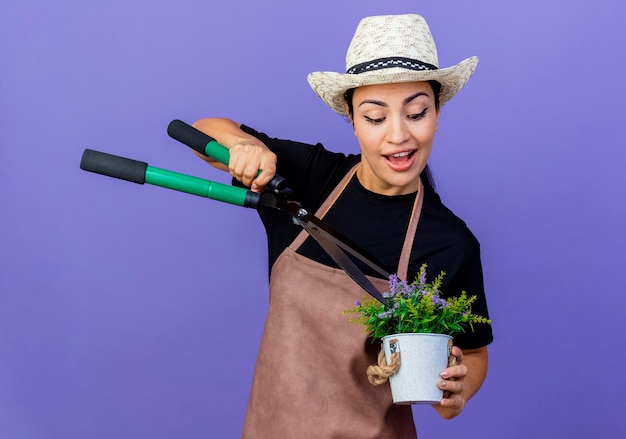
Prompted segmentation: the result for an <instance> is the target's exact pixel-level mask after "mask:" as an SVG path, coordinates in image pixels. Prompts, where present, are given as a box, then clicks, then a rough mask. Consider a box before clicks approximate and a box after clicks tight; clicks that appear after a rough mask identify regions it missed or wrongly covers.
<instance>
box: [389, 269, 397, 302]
mask: <svg viewBox="0 0 626 439" xmlns="http://www.w3.org/2000/svg"><path fill="white" fill-rule="evenodd" d="M389 293H390V296H389V297H393V296H395V295H396V294H398V276H397V275H395V274H391V275H389Z"/></svg>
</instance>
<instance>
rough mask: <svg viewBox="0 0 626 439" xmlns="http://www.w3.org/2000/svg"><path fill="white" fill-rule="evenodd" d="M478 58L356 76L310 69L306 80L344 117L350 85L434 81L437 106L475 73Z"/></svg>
mask: <svg viewBox="0 0 626 439" xmlns="http://www.w3.org/2000/svg"><path fill="white" fill-rule="evenodd" d="M477 64H478V57H476V56H473V57H471V58H467V59H464V60H463V61H461V62H460V63H458V64H457V65H455V66H452V67H447V68H444V69H437V70H420V71H415V70H409V69H405V68H401V67H392V68H387V69H382V70H376V71H372V72H367V73H361V74H358V75H352V74H343V73H336V72H313V73H310V74H309V75H308V76H307V80H308V81H309V84H310V85H311V88H312V89H313V91H314V92H315V93H316V94H317V95H318V96H319V97H320V98H321V99H322V100H323V101H324V102H326V104H327V105H328V106H329V107H330V108H332V109H333V110H334V111H336V112H337V113H339V114H341V115H342V116H347V114H346V111H345V105H344V104H345V100H344V97H343V96H344V94H345V92H346V91H347V90H349V89H351V88H357V87H363V86H366V85H376V84H391V83H396V82H414V81H437V82H439V83H440V84H441V93H440V95H439V103H440V105H444V104H445V103H447V102H448V101H450V99H452V98H453V97H454V96H455V95H456V94H457V93H458V92H459V91H461V89H462V88H463V87H464V86H465V84H466V83H467V81H469V78H470V77H471V76H472V74H473V73H474V70H475V69H476V65H477Z"/></svg>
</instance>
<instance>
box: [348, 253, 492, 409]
mask: <svg viewBox="0 0 626 439" xmlns="http://www.w3.org/2000/svg"><path fill="white" fill-rule="evenodd" d="M426 268H427V266H426V264H424V265H422V266H421V268H420V271H419V273H418V274H417V276H416V278H415V280H414V281H413V282H412V283H408V282H407V281H401V280H399V279H398V277H397V276H396V275H395V274H394V275H391V276H389V291H387V292H385V293H383V297H385V298H386V299H387V301H388V305H384V304H382V303H381V302H379V301H377V300H375V299H367V298H365V299H363V301H362V302H357V303H356V307H355V308H352V309H348V310H345V311H344V314H353V315H356V317H351V318H350V320H351V321H354V322H357V323H361V324H363V325H365V327H366V332H368V333H369V336H370V337H371V338H372V339H374V340H378V339H380V340H382V350H381V353H380V355H379V359H378V362H379V364H378V365H376V366H370V367H369V368H368V378H369V381H370V382H371V383H372V384H374V385H378V384H382V383H384V382H386V381H387V378H389V381H390V385H391V392H392V396H393V402H394V403H396V404H416V403H424V404H426V403H427V404H433V403H437V402H439V401H440V400H441V398H442V397H443V391H442V390H440V389H439V388H438V387H437V382H438V380H439V373H440V372H441V371H442V370H443V369H445V368H446V367H447V366H448V364H449V363H448V358H449V357H450V358H454V357H451V356H450V350H451V348H452V337H453V336H454V335H455V334H459V333H461V332H465V331H466V330H467V329H468V328H469V329H470V330H473V325H474V324H475V323H479V324H482V323H486V324H489V323H491V321H490V320H489V319H487V318H485V317H482V316H479V315H476V314H473V313H472V310H471V306H472V303H474V301H475V300H476V296H468V294H467V293H466V292H465V291H463V292H461V295H460V296H457V297H449V298H443V297H442V295H441V291H440V288H441V284H442V282H443V279H444V276H445V272H443V271H442V272H441V273H440V274H439V275H438V276H437V277H436V278H435V279H434V280H432V281H431V282H427V280H426Z"/></svg>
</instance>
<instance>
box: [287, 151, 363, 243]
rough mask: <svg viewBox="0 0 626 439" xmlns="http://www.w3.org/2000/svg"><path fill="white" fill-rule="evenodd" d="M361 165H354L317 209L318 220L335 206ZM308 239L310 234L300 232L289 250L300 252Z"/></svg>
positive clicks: (304, 231)
mask: <svg viewBox="0 0 626 439" xmlns="http://www.w3.org/2000/svg"><path fill="white" fill-rule="evenodd" d="M360 164H361V162H359V163H357V164H356V165H354V166H353V167H352V169H350V170H349V171H348V173H347V174H346V175H344V177H343V178H342V179H341V181H340V182H339V184H337V186H336V187H335V189H333V191H332V192H331V193H330V195H329V196H328V197H327V198H326V200H324V202H323V203H322V205H321V206H320V207H319V209H317V212H315V216H316V217H317V218H320V219H321V218H323V217H324V215H326V213H327V212H328V211H329V210H330V208H331V207H332V205H333V204H335V201H337V198H339V195H341V193H342V192H343V190H344V189H345V187H346V186H347V185H348V183H349V182H350V180H351V179H352V176H353V175H354V173H355V172H356V170H357V168H358V167H359V165H360ZM308 237H309V234H308V233H307V231H306V230H304V229H303V230H302V231H301V232H300V234H298V236H297V237H296V239H294V240H293V242H292V243H291V245H290V246H289V248H290V249H291V250H293V251H294V252H295V251H296V250H298V248H300V246H301V245H302V244H303V243H304V241H306V239H307V238H308Z"/></svg>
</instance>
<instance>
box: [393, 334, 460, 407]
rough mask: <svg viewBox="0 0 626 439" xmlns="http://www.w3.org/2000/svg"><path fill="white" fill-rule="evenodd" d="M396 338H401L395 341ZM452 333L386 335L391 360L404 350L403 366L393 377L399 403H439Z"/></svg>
mask: <svg viewBox="0 0 626 439" xmlns="http://www.w3.org/2000/svg"><path fill="white" fill-rule="evenodd" d="M394 340H397V341H395V342H393V341H394ZM451 340H452V337H450V336H449V335H443V334H393V335H388V336H386V337H383V349H384V351H385V358H386V360H387V363H388V364H390V363H391V356H392V354H393V353H394V352H399V354H400V368H399V369H398V371H397V372H396V373H395V374H394V375H391V377H389V384H390V385H391V394H392V397H393V402H394V403H395V404H435V403H438V402H440V401H441V399H442V398H443V390H441V389H439V387H438V386H437V383H438V382H439V381H440V380H441V377H440V376H439V374H440V373H441V371H442V370H444V369H445V368H446V367H448V356H449V355H450V346H451V345H452V343H451Z"/></svg>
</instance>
